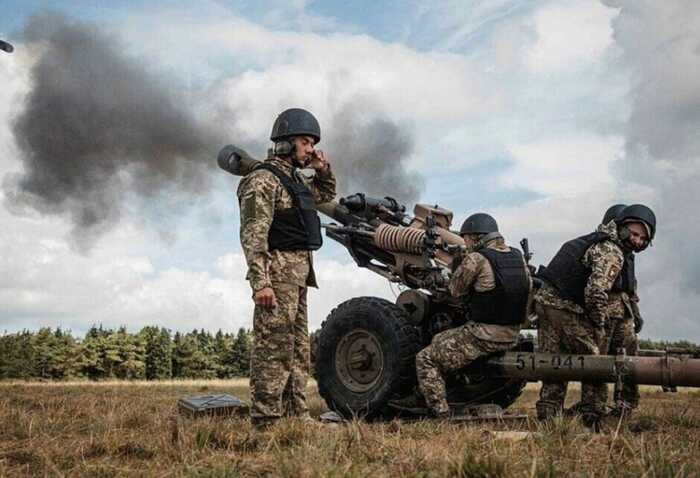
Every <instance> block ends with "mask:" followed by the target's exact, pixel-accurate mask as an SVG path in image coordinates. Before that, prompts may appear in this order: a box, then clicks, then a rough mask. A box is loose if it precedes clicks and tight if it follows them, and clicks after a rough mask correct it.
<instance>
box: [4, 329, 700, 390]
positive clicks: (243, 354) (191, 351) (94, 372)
mask: <svg viewBox="0 0 700 478" xmlns="http://www.w3.org/2000/svg"><path fill="white" fill-rule="evenodd" d="M318 332H319V331H316V332H314V333H313V334H312V341H313V340H314V336H317V335H318ZM252 343H253V333H252V331H250V330H246V329H244V328H241V329H239V330H238V333H236V334H229V333H224V332H222V331H221V330H219V331H218V332H217V333H216V334H214V335H212V334H211V333H210V332H208V331H205V330H204V329H202V330H196V329H195V330H193V331H192V332H188V333H180V332H176V333H175V334H174V335H173V334H172V333H171V331H170V330H168V329H166V328H163V327H152V326H149V327H144V328H143V329H141V330H140V331H139V332H138V333H133V334H132V333H129V332H127V330H126V328H125V327H120V328H118V329H116V330H114V329H104V328H102V326H100V327H92V328H91V329H90V330H89V331H88V332H87V334H85V338H83V339H78V338H75V337H73V336H72V334H71V333H70V332H65V331H63V330H61V329H60V328H58V329H55V330H54V329H51V328H42V329H39V331H37V332H31V331H27V330H25V331H22V332H18V333H12V334H8V333H5V334H3V335H0V380H2V379H25V380H69V379H88V380H107V379H123V380H144V379H145V380H164V379H173V378H174V379H178V378H190V379H191V378H199V379H207V378H233V377H247V376H249V372H250V351H251V347H252ZM639 347H640V348H642V349H661V350H663V349H666V348H687V349H693V350H700V349H699V348H698V346H697V345H696V344H694V343H692V342H689V341H687V340H681V341H676V342H665V341H652V340H646V339H645V340H641V341H640V344H639Z"/></svg>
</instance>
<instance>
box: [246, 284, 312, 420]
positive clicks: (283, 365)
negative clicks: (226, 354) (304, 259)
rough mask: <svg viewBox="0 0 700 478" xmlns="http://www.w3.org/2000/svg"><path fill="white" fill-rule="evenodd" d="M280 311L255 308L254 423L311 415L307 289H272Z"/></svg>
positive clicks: (286, 286)
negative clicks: (308, 392)
mask: <svg viewBox="0 0 700 478" xmlns="http://www.w3.org/2000/svg"><path fill="white" fill-rule="evenodd" d="M272 289H273V290H274V291H275V297H276V299H277V307H275V308H274V309H263V308H262V307H260V306H257V305H256V306H255V312H254V315H253V334H254V343H253V351H252V354H251V363H250V389H251V398H252V406H251V409H250V416H251V419H253V420H254V421H255V420H258V421H264V420H272V419H276V418H280V417H282V416H298V415H305V414H307V413H308V408H307V406H306V382H307V381H308V378H309V331H308V322H307V317H306V311H307V310H306V287H300V286H298V285H295V284H281V283H275V284H273V285H272Z"/></svg>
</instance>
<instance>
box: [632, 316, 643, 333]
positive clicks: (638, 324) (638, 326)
mask: <svg viewBox="0 0 700 478" xmlns="http://www.w3.org/2000/svg"><path fill="white" fill-rule="evenodd" d="M642 327H644V319H642V318H641V317H640V316H638V315H636V316H635V317H634V333H635V334H638V333H639V332H641V331H642Z"/></svg>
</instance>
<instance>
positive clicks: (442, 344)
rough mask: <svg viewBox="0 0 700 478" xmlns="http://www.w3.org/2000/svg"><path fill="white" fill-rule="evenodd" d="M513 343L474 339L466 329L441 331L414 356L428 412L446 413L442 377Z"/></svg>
mask: <svg viewBox="0 0 700 478" xmlns="http://www.w3.org/2000/svg"><path fill="white" fill-rule="evenodd" d="M516 342H517V341H513V342H492V341H490V340H484V339H480V338H478V337H476V336H475V335H474V334H472V333H471V332H470V331H469V328H468V327H467V326H461V327H457V328H454V329H449V330H446V331H444V332H440V333H439V334H437V335H436V336H435V337H433V340H432V342H431V343H430V345H428V346H427V347H426V348H424V349H423V350H421V351H420V352H418V355H416V375H417V376H418V387H419V389H420V391H421V393H422V394H423V397H424V398H425V401H426V403H427V405H428V407H429V408H430V410H431V412H432V413H434V414H435V415H441V414H445V413H448V412H449V411H450V408H449V406H448V404H447V391H446V389H445V375H447V374H448V373H450V372H454V371H457V370H459V369H461V368H463V367H466V366H467V365H469V364H470V363H472V362H473V361H474V360H476V359H477V358H479V357H481V356H483V355H487V354H490V353H493V352H501V351H504V350H509V349H511V348H513V347H514V346H515V344H516Z"/></svg>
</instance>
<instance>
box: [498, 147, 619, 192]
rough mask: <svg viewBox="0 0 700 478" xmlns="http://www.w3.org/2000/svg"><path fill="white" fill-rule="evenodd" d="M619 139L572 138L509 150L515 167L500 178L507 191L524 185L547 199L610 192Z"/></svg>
mask: <svg viewBox="0 0 700 478" xmlns="http://www.w3.org/2000/svg"><path fill="white" fill-rule="evenodd" d="M622 147H623V141H622V139H621V138H619V137H594V136H589V137H586V136H582V135H579V136H575V137H569V138H556V139H546V140H541V141H538V142H534V143H529V144H516V145H513V146H511V147H510V148H509V149H510V153H511V155H512V156H513V158H514V159H515V161H516V163H515V167H514V168H513V169H511V170H509V171H508V172H507V173H506V174H505V175H504V177H503V184H504V185H506V186H509V187H516V186H518V185H523V184H524V185H527V187H528V189H531V190H534V191H537V192H539V193H542V194H545V195H547V196H555V197H559V198H567V197H572V196H577V195H581V194H587V193H591V192H594V191H599V190H600V189H602V188H610V187H611V186H612V185H613V183H614V180H613V177H612V174H611V171H610V165H611V163H612V162H613V161H615V160H616V159H617V158H618V157H620V155H621V153H622Z"/></svg>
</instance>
